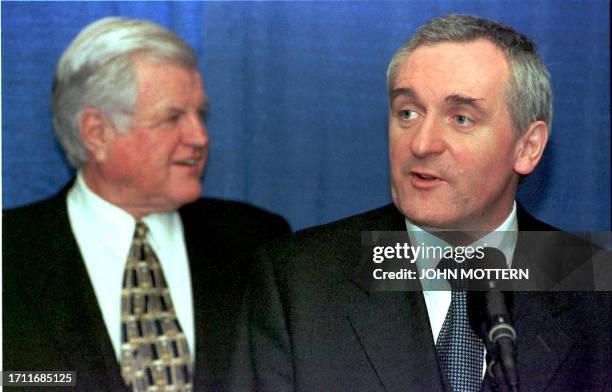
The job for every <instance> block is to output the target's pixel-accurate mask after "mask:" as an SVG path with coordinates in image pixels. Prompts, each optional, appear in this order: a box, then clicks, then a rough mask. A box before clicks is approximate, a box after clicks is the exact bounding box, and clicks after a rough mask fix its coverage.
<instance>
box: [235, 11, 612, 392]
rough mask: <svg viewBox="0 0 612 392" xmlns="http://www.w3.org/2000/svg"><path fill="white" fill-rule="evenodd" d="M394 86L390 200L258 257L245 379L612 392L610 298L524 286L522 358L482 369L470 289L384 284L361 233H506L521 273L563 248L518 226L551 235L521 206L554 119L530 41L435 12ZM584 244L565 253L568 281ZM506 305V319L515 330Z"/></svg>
mask: <svg viewBox="0 0 612 392" xmlns="http://www.w3.org/2000/svg"><path fill="white" fill-rule="evenodd" d="M387 83H388V93H389V104H390V108H389V124H388V130H389V154H390V169H391V195H392V199H393V204H391V205H388V206H385V207H382V208H379V209H377V210H374V211H370V212H366V213H364V214H360V215H356V216H353V217H349V218H346V219H343V220H340V221H337V222H333V223H330V224H327V225H324V226H320V227H316V228H311V229H307V230H304V231H301V232H298V233H296V234H295V235H293V236H292V237H289V238H287V239H283V240H279V241H277V242H274V243H272V244H269V245H268V246H265V247H264V248H263V249H261V251H259V252H258V254H257V262H256V263H255V266H256V268H257V272H256V276H255V280H254V283H253V287H252V289H251V291H250V297H249V299H250V302H249V306H248V318H249V333H248V339H249V344H250V353H251V358H250V362H249V361H245V362H244V363H246V364H247V365H250V366H251V367H252V370H253V374H252V378H250V380H247V382H248V381H251V382H252V383H253V387H254V388H255V389H256V390H258V391H398V392H399V391H456V392H464V391H479V390H492V389H495V388H498V389H499V390H500V391H511V390H518V389H519V387H520V389H522V390H524V391H530V392H532V391H565V390H571V391H577V390H580V391H586V390H588V391H604V390H608V391H609V390H610V385H612V373H611V372H610V369H611V368H612V361H611V343H610V340H611V336H612V331H611V327H610V309H611V301H610V298H611V297H610V295H609V293H595V292H591V293H571V292H546V291H542V292H526V291H525V292H515V293H514V297H513V299H514V303H513V305H511V304H510V303H508V309H511V310H512V314H513V316H514V330H513V331H514V332H515V334H516V335H518V337H517V338H516V358H515V360H513V361H506V359H508V358H509V357H508V355H510V356H512V355H514V353H513V352H512V350H510V351H508V350H506V349H505V348H504V353H503V355H504V357H503V361H502V362H500V361H497V363H503V368H500V366H499V365H497V364H496V362H490V364H491V365H492V367H491V369H493V372H492V373H490V372H487V373H486V375H485V361H484V359H485V358H484V357H485V348H486V349H487V351H488V354H492V355H494V354H495V352H496V351H497V349H496V347H492V346H487V347H483V342H484V341H485V339H484V338H481V336H477V332H480V331H474V330H472V328H470V325H469V320H468V317H467V305H466V302H468V301H467V300H466V291H465V290H455V289H454V288H455V287H456V286H454V287H453V290H452V291H433V290H425V286H423V287H422V288H423V290H422V291H418V290H412V291H382V290H376V289H375V288H376V287H375V285H374V284H373V283H372V282H371V281H369V280H364V279H363V265H362V264H363V263H364V262H367V261H368V260H367V257H366V258H365V259H364V258H362V256H363V255H362V254H361V250H362V249H363V248H362V247H363V243H362V242H361V240H362V232H368V231H401V232H403V233H404V234H406V232H408V236H407V237H409V242H410V243H411V244H413V245H417V246H419V245H425V246H430V245H431V246H437V247H438V248H441V247H442V245H445V244H449V243H447V242H446V241H447V238H448V237H447V234H445V233H447V231H455V234H460V235H462V236H466V235H468V234H471V233H473V232H478V233H479V235H478V236H475V237H473V238H475V239H478V238H480V239H483V238H487V237H488V236H490V235H494V234H496V233H499V237H500V240H499V241H498V242H499V244H498V245H499V251H500V252H501V253H503V255H504V256H505V259H506V260H507V261H508V262H510V263H511V265H512V267H513V268H519V267H521V266H523V267H527V268H531V267H534V269H537V268H536V267H537V266H538V264H537V262H539V261H540V260H539V259H538V258H537V257H534V254H532V252H533V251H534V250H535V249H536V248H537V251H538V254H544V255H551V254H555V251H556V250H557V248H558V247H559V246H560V245H563V244H559V243H558V242H555V241H552V240H549V241H546V242H541V243H538V244H537V246H536V247H531V248H530V247H528V246H526V245H525V243H524V242H522V240H521V237H520V236H518V235H517V232H519V233H520V232H521V231H528V230H532V231H538V230H541V231H552V230H554V229H553V228H552V227H550V226H548V225H546V224H545V223H542V222H540V221H538V220H536V219H535V218H534V217H532V216H530V215H529V214H528V213H527V212H526V211H525V210H523V209H522V208H521V207H520V206H518V205H517V204H516V202H515V197H516V190H517V186H518V183H519V181H520V179H521V177H523V176H526V175H528V174H530V173H531V172H532V171H533V170H534V169H535V167H536V165H537V164H538V162H539V161H540V158H541V157H542V153H543V151H544V147H545V145H546V142H547V140H548V136H549V130H550V123H551V117H552V92H551V86H550V81H549V76H548V72H547V70H546V68H545V66H544V65H543V63H542V61H541V60H540V58H539V56H538V54H537V52H536V49H535V45H534V44H533V42H531V40H529V39H528V38H527V37H525V36H523V35H522V34H520V33H518V32H516V31H514V30H513V29H512V28H510V27H508V26H504V25H501V24H499V23H496V22H494V21H491V20H487V19H483V18H479V17H472V16H462V15H450V16H444V17H440V18H436V19H434V20H431V21H430V22H428V23H426V24H425V25H424V26H422V27H421V28H420V29H419V30H418V31H417V32H416V33H415V34H414V35H413V36H412V38H410V40H408V41H407V43H406V44H405V45H404V46H403V47H402V48H400V49H399V50H398V52H397V53H396V54H395V56H394V57H393V59H392V60H391V63H390V66H389V69H388V79H387ZM347 196H348V195H347ZM440 231H444V233H441V232H440ZM489 238H493V237H489ZM555 238H561V239H562V240H563V241H561V242H562V243H563V242H566V243H571V242H572V241H573V242H576V241H577V240H575V239H573V237H572V236H570V235H568V234H567V233H563V234H561V235H560V236H557V237H555ZM456 243H457V242H454V241H453V242H450V244H456ZM468 243H470V242H468ZM556 253H557V254H558V253H559V252H556ZM587 253H588V252H587ZM575 255H576V254H570V253H561V254H558V258H555V260H554V266H553V267H555V268H557V269H558V272H559V274H560V276H562V274H563V271H564V268H565V266H570V265H572V263H573V262H574V261H579V260H574V259H573V256H575ZM579 256H585V255H583V254H580V255H579ZM586 256H587V257H588V256H589V255H588V254H587V255H586ZM364 260H365V261H364ZM427 261H428V260H424V259H423V258H418V259H417V260H416V261H415V262H416V265H417V266H419V265H422V263H424V262H427ZM439 261H441V259H440V258H438V260H434V264H433V265H432V268H433V270H434V271H435V270H436V265H440V264H439V263H438V262H439ZM502 268H503V266H502ZM568 270H571V269H568ZM565 271H567V270H565ZM409 272H410V271H409ZM591 272H592V271H591ZM370 276H371V275H370ZM590 279H591V282H592V279H593V277H592V276H590ZM425 283H426V282H423V283H422V284H425ZM419 284H421V282H419V281H417V285H419ZM587 285H588V283H585V286H587ZM496 306H497V305H496ZM500 308H501V307H500ZM482 309H483V307H481V308H480V309H477V310H482ZM487 309H488V308H487ZM496 312H498V311H497V310H496ZM506 312H507V309H505V310H503V311H499V313H494V314H495V315H499V316H500V317H499V318H501V315H503V316H504V319H503V320H502V321H503V323H505V324H506V325H508V324H507V322H506V320H507V317H506ZM493 321H494V322H496V323H497V322H498V318H497V317H496V318H495V319H494V320H493ZM487 322H489V321H487ZM480 325H481V324H479V325H478V326H480ZM500 325H501V324H500ZM496 326H499V325H496ZM474 329H477V328H474ZM491 330H492V329H491ZM507 335H508V336H510V333H508V334H507ZM484 336H486V335H484ZM499 351H501V349H500V350H499ZM508 353H509V354H508ZM506 354H508V355H506ZM500 355H502V354H500ZM514 365H516V366H514ZM500 369H501V371H499V370H500ZM247 373H248V371H244V372H242V373H241V374H239V375H240V376H242V379H241V380H240V381H241V382H244V380H245V377H244V375H245V374H247ZM516 374H518V377H516ZM517 379H518V380H519V381H520V382H519V381H517Z"/></svg>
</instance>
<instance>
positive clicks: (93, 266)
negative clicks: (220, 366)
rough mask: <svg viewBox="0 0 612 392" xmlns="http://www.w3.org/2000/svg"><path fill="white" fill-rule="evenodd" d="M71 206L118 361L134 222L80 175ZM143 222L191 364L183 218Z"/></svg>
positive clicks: (74, 226) (191, 327)
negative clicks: (161, 272) (99, 194)
mask: <svg viewBox="0 0 612 392" xmlns="http://www.w3.org/2000/svg"><path fill="white" fill-rule="evenodd" d="M67 205H68V216H69V219H70V226H71V228H72V232H73V233H74V236H75V237H76V241H77V244H78V246H79V249H80V251H81V255H82V256H83V260H84V262H85V266H86V268H87V272H88V274H89V279H90V280H91V282H92V284H93V288H94V292H95V294H96V298H97V300H98V305H99V306H100V310H101V311H102V316H103V318H104V323H105V324H106V329H107V331H108V335H109V336H110V339H111V342H112V344H113V348H114V349H115V355H116V356H117V360H118V361H119V360H120V359H121V336H120V335H121V334H120V325H121V321H120V320H121V314H120V313H121V290H122V278H123V271H124V269H125V263H126V260H127V255H128V251H129V249H130V246H131V244H132V237H133V235H134V228H135V226H136V220H135V219H134V217H132V216H131V215H130V214H128V213H127V212H126V211H124V210H122V209H121V208H119V207H117V206H115V205H114V204H111V203H109V202H107V201H106V200H104V199H102V198H101V197H99V196H98V195H96V194H95V193H93V192H92V191H91V190H90V189H89V188H88V187H87V185H86V184H85V181H84V179H83V176H82V174H81V173H80V172H79V173H78V174H77V178H76V181H75V183H74V185H73V186H72V188H71V189H70V190H69V191H68V197H67ZM142 221H143V222H144V223H146V225H147V226H148V227H149V233H148V234H147V241H148V242H149V244H150V245H151V247H152V248H153V250H154V251H155V253H156V255H157V258H158V259H159V262H160V264H161V266H162V269H163V271H164V275H165V277H166V282H167V284H168V288H169V289H170V295H171V296H172V303H173V304H174V307H175V311H176V316H177V318H178V320H179V322H180V323H181V327H182V328H183V331H184V333H185V337H186V339H187V343H188V344H189V349H190V351H191V358H192V359H193V358H195V355H194V353H195V351H194V347H195V337H194V336H195V335H194V329H195V326H194V318H193V317H194V316H193V313H194V312H193V298H192V291H191V278H190V276H191V275H190V273H189V260H188V258H187V249H186V247H185V237H184V236H183V224H182V222H181V218H180V216H179V214H178V213H177V212H170V213H156V214H150V215H147V216H145V217H144V218H142Z"/></svg>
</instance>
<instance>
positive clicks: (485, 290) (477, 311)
mask: <svg viewBox="0 0 612 392" xmlns="http://www.w3.org/2000/svg"><path fill="white" fill-rule="evenodd" d="M483 252H484V257H483V258H482V259H481V260H478V261H476V260H474V261H473V264H478V265H479V267H480V268H495V269H503V268H508V265H507V264H506V258H505V256H504V254H503V253H502V252H501V251H500V250H498V249H495V248H484V249H483ZM501 288H502V283H501V282H498V281H496V280H495V279H493V278H491V279H487V280H485V281H479V282H477V284H476V285H475V286H474V285H472V286H471V290H479V291H468V293H467V300H468V312H469V318H470V323H471V325H472V328H474V330H475V331H476V332H477V333H479V334H480V335H481V336H482V339H483V341H484V343H485V347H486V348H487V359H488V366H487V369H488V373H489V375H490V376H491V377H492V378H493V379H494V380H495V381H496V382H497V383H498V384H499V386H500V387H502V390H508V391H513V392H514V391H518V390H519V379H518V373H517V370H516V359H515V348H514V341H515V339H516V330H515V329H514V327H513V326H512V320H511V318H510V313H509V311H508V306H507V305H508V304H511V302H512V295H511V293H509V292H506V293H505V292H504V291H502V290H501Z"/></svg>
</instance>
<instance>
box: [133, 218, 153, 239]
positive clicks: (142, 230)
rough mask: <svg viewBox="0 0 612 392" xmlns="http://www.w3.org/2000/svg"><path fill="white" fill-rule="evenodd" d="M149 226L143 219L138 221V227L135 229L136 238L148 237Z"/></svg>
mask: <svg viewBox="0 0 612 392" xmlns="http://www.w3.org/2000/svg"><path fill="white" fill-rule="evenodd" d="M148 232H149V228H148V227H147V224H146V223H144V222H143V221H141V220H139V221H136V228H135V229H134V239H139V240H144V239H145V238H146V237H147V233H148Z"/></svg>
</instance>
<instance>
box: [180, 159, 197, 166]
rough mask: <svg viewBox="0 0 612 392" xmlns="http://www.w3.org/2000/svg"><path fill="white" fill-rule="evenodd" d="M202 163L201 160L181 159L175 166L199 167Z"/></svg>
mask: <svg viewBox="0 0 612 392" xmlns="http://www.w3.org/2000/svg"><path fill="white" fill-rule="evenodd" d="M200 162H201V158H190V159H181V160H178V161H175V164H177V165H180V166H197V165H198V164H199V163H200Z"/></svg>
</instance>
